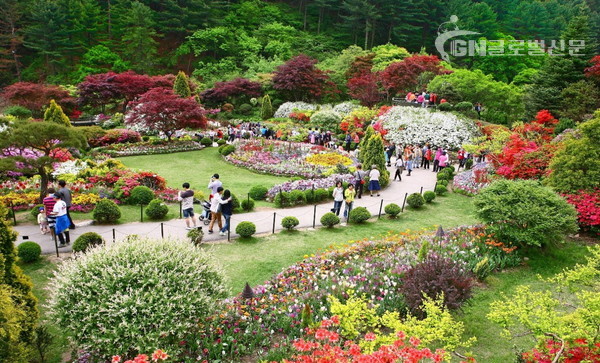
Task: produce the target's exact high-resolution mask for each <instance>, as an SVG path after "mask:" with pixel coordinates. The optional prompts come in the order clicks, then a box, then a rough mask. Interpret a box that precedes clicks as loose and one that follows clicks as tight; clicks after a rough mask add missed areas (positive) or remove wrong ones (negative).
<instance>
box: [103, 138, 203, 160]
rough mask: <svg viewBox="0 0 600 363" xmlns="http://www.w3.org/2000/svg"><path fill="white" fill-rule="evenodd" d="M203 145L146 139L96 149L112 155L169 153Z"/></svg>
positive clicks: (190, 142)
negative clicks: (157, 141)
mask: <svg viewBox="0 0 600 363" xmlns="http://www.w3.org/2000/svg"><path fill="white" fill-rule="evenodd" d="M202 148H203V146H202V145H201V144H200V143H199V142H196V141H192V140H171V142H168V143H167V142H164V143H162V142H160V143H156V142H154V141H144V142H136V143H131V144H113V145H109V146H107V147H102V148H98V149H96V150H97V151H98V152H101V153H104V154H108V155H110V156H113V157H116V156H134V155H154V154H169V153H177V152H182V151H192V150H200V149H202Z"/></svg>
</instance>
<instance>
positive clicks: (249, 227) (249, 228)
mask: <svg viewBox="0 0 600 363" xmlns="http://www.w3.org/2000/svg"><path fill="white" fill-rule="evenodd" d="M235 233H237V234H239V235H240V237H243V238H248V237H251V236H252V235H253V234H254V233H256V225H255V224H254V223H252V222H247V221H244V222H240V224H238V225H237V227H235Z"/></svg>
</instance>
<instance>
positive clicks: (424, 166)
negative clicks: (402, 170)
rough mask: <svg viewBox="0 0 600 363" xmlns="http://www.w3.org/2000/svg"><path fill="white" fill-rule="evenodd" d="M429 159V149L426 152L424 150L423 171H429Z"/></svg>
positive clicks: (430, 156)
mask: <svg viewBox="0 0 600 363" xmlns="http://www.w3.org/2000/svg"><path fill="white" fill-rule="evenodd" d="M431 158H432V155H431V149H430V148H429V147H428V148H427V150H425V155H424V156H423V169H427V170H429V163H430V162H431Z"/></svg>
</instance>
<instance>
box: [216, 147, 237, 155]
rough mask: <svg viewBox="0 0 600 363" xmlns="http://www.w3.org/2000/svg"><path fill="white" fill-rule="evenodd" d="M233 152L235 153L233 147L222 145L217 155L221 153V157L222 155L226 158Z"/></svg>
mask: <svg viewBox="0 0 600 363" xmlns="http://www.w3.org/2000/svg"><path fill="white" fill-rule="evenodd" d="M234 151H235V146H234V145H223V147H221V149H220V150H219V153H221V155H223V156H227V155H229V154H231V153H232V152H234Z"/></svg>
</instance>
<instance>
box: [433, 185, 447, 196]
mask: <svg viewBox="0 0 600 363" xmlns="http://www.w3.org/2000/svg"><path fill="white" fill-rule="evenodd" d="M446 192H448V188H447V187H445V186H443V185H438V186H437V187H435V194H437V195H444V194H446Z"/></svg>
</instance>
